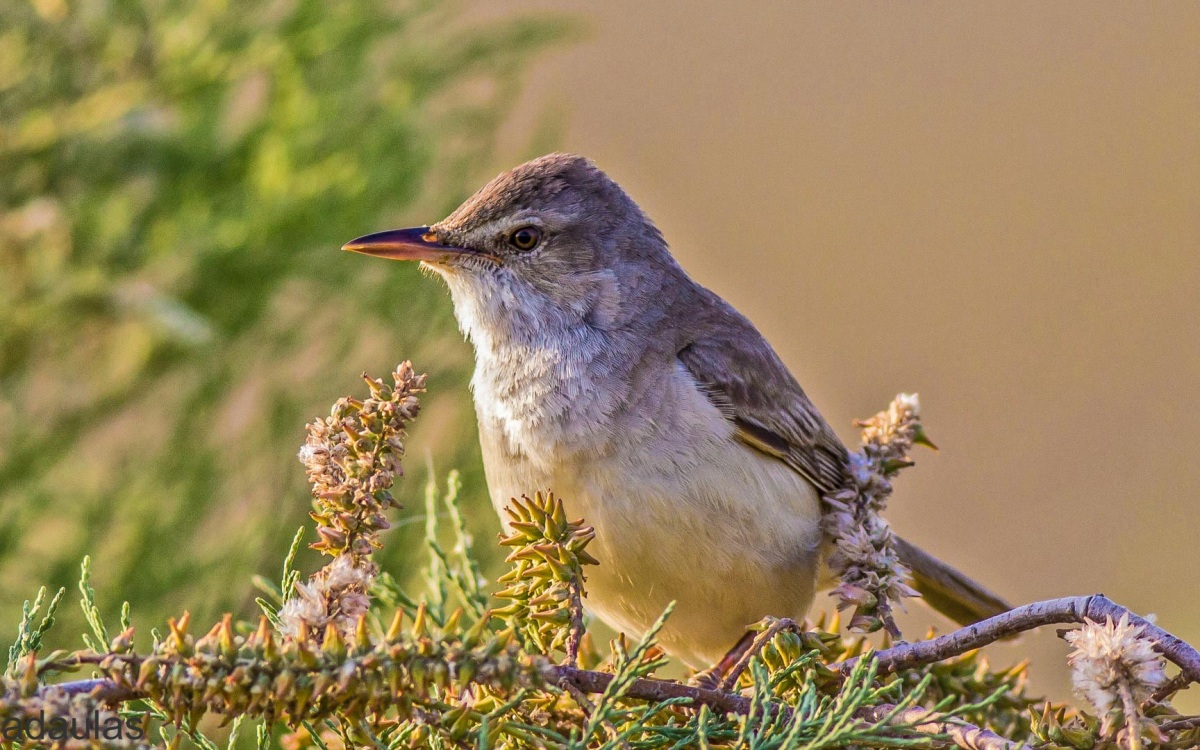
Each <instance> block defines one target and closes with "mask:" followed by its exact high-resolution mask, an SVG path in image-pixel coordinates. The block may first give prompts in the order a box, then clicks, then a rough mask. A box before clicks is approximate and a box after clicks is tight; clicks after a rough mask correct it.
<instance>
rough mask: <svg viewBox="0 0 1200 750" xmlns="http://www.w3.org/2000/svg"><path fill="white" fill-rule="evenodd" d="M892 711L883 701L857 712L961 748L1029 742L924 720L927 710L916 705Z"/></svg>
mask: <svg viewBox="0 0 1200 750" xmlns="http://www.w3.org/2000/svg"><path fill="white" fill-rule="evenodd" d="M895 710H896V707H895V706H894V705H888V704H883V705H879V706H871V707H870V708H865V709H863V710H862V711H860V712H859V716H860V718H862V719H863V720H865V721H869V722H873V723H878V722H880V721H883V720H884V719H887V718H888V717H889V715H890V716H891V718H890V719H889V721H888V723H889V724H892V725H903V726H904V727H906V728H908V729H911V730H912V731H914V732H920V733H921V734H941V735H946V736H947V737H949V738H950V740H951V741H952V742H953V743H954V744H955V745H958V746H959V747H961V748H964V750H1029V745H1026V744H1024V743H1018V742H1013V741H1011V740H1006V739H1004V738H1003V737H1001V736H1000V735H998V734H996V733H995V732H993V731H991V730H989V729H982V728H980V727H977V726H975V725H974V724H970V723H968V722H966V721H963V720H961V719H953V718H951V719H941V720H934V721H927V720H926V719H927V718H928V717H929V713H930V712H929V709H925V708H921V707H920V706H912V707H911V708H906V709H903V710H901V711H899V712H898V713H895V714H894V715H893V713H892V712H894V711H895Z"/></svg>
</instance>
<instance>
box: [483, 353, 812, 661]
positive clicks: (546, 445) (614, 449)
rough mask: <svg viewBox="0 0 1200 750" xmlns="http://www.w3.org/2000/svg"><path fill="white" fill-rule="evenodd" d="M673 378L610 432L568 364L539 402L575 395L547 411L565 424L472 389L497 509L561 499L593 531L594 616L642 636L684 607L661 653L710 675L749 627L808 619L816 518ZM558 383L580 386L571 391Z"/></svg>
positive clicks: (806, 488)
mask: <svg viewBox="0 0 1200 750" xmlns="http://www.w3.org/2000/svg"><path fill="white" fill-rule="evenodd" d="M556 356H558V355H550V360H554V359H555V358H556ZM527 361H528V362H529V363H535V362H545V360H538V359H536V358H530V359H529V360H527ZM676 364H677V366H676V367H674V368H673V369H672V368H666V370H667V371H666V372H664V373H663V377H662V378H661V379H660V381H659V382H658V384H657V385H656V386H655V388H654V389H653V391H652V392H651V393H649V394H643V395H642V397H641V398H640V401H639V404H640V405H641V408H640V409H638V410H636V411H635V412H634V413H631V414H624V415H620V414H618V415H617V416H616V417H614V418H612V419H609V417H608V416H606V414H605V411H606V410H605V409H603V408H598V407H597V405H596V399H595V387H596V385H597V384H596V383H591V382H589V380H588V376H587V375H586V372H587V368H580V367H577V366H575V365H574V363H570V362H562V361H560V362H558V363H556V364H554V365H553V366H552V367H551V368H550V369H551V370H556V371H557V372H558V375H559V376H560V377H551V378H550V379H551V380H557V381H558V387H556V388H551V389H550V390H552V391H554V393H552V394H544V393H543V394H540V397H541V398H542V399H543V400H545V399H550V400H552V401H554V400H556V399H560V398H562V394H563V393H571V394H574V395H573V396H571V397H570V398H567V399H566V400H567V401H573V402H574V403H575V404H577V408H573V407H572V405H571V404H566V405H565V407H564V408H563V409H561V410H560V409H559V406H563V405H562V404H558V403H554V404H553V406H552V408H550V409H549V410H545V411H546V413H551V414H559V415H561V416H560V418H557V419H556V418H547V417H545V416H544V414H543V412H542V411H539V410H536V409H535V410H533V411H522V409H520V408H518V407H517V406H516V405H514V404H507V403H503V401H502V400H501V401H497V400H495V398H494V396H495V395H496V393H497V389H496V388H495V384H493V383H491V382H488V381H490V380H491V378H490V377H488V376H487V375H484V376H480V375H479V374H478V373H477V375H476V378H475V381H474V386H475V396H476V402H477V411H478V415H479V420H480V434H481V439H482V441H483V448H484V462H485V469H486V472H487V477H488V484H489V488H490V490H491V495H492V499H493V503H494V504H495V505H496V507H497V509H500V508H502V507H503V505H504V504H506V503H507V502H508V500H509V498H511V497H514V496H519V495H521V494H523V493H524V494H531V493H532V492H534V491H537V490H542V491H546V490H551V491H553V492H555V494H557V495H559V496H561V497H562V498H563V499H564V503H565V504H566V506H567V509H568V511H569V513H570V514H571V515H572V516H573V517H583V518H585V519H586V520H587V521H588V522H589V523H591V524H592V525H594V526H595V527H596V541H595V542H594V544H593V546H592V548H591V550H592V552H593V553H594V555H595V556H596V557H597V558H598V559H599V560H600V562H601V565H600V566H599V567H598V568H594V569H591V570H590V571H589V579H588V585H587V591H588V598H587V600H586V601H585V604H586V605H587V606H588V608H589V609H590V610H591V611H593V612H594V613H595V614H596V615H597V616H599V617H600V618H601V619H602V620H604V621H605V622H607V623H608V624H610V625H611V626H613V627H615V628H618V629H620V630H623V631H625V632H628V633H630V634H631V635H635V636H636V635H641V633H642V632H644V631H645V630H646V628H647V627H648V626H649V625H650V624H652V623H653V622H654V620H655V619H657V617H658V616H659V615H660V614H661V612H662V610H663V609H664V608H665V607H666V606H667V604H668V603H669V602H671V601H675V602H676V608H675V612H674V614H673V616H672V618H671V620H670V621H669V622H668V625H667V627H666V628H665V629H664V631H663V633H662V636H661V642H662V645H663V646H664V647H665V648H667V650H668V651H669V652H671V653H672V654H674V655H676V656H678V657H680V658H681V659H683V660H684V661H686V662H687V663H689V664H690V665H692V666H695V667H703V666H708V665H711V664H712V663H714V662H715V661H716V660H717V659H719V658H720V657H721V656H722V655H723V654H724V653H725V652H726V651H727V650H728V649H729V648H730V647H731V646H733V645H734V643H735V642H736V641H737V640H738V638H739V637H740V636H741V634H742V633H743V632H744V630H745V628H746V626H747V625H750V624H753V623H754V622H757V621H758V620H759V619H761V618H762V617H764V616H766V615H774V616H779V617H783V616H787V617H800V616H803V614H804V613H805V612H806V611H807V609H808V607H809V605H810V604H811V602H812V598H813V591H814V581H815V571H816V568H817V564H816V561H817V556H818V545H819V543H820V527H819V512H820V505H819V498H818V495H817V493H816V491H815V490H814V489H813V488H812V486H811V485H809V484H808V482H807V481H805V480H804V479H803V478H802V477H801V476H799V475H798V474H796V473H795V472H794V471H792V470H791V469H789V468H788V467H787V466H785V465H784V464H782V463H780V462H779V461H777V460H775V459H772V458H769V457H767V456H764V455H763V454H761V453H759V452H758V451H755V450H753V449H750V448H748V447H746V446H745V445H743V444H742V443H740V442H739V441H737V440H736V439H735V438H734V437H733V427H732V425H731V424H730V423H729V421H728V420H726V419H725V418H724V416H723V415H721V413H720V412H719V411H718V410H717V409H716V408H715V407H714V406H713V405H712V404H711V403H710V402H709V400H708V399H707V398H706V397H705V396H704V394H703V393H702V392H701V391H700V390H699V389H698V388H697V387H696V384H695V381H694V380H693V379H692V377H691V375H690V374H689V373H688V372H687V370H686V369H685V368H684V367H683V366H682V364H678V363H676ZM481 365H483V367H484V369H485V370H489V369H490V368H489V367H488V363H486V362H483V363H481ZM530 366H533V365H532V364H531V365H530ZM493 371H494V370H493ZM544 374H545V373H543V375H544ZM563 379H565V380H569V381H571V382H570V383H569V384H568V385H567V386H566V387H565V388H564V387H563ZM608 411H610V412H611V411H612V410H611V409H609V410H608ZM531 414H536V415H538V416H530V415H531ZM580 433H584V434H588V435H591V436H592V437H593V438H595V440H594V442H589V441H587V440H582V439H580V437H579V435H580ZM502 517H503V516H502Z"/></svg>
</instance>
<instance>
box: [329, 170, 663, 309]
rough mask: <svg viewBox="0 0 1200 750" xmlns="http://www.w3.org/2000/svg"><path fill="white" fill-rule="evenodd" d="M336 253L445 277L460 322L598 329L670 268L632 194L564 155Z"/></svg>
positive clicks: (499, 179)
mask: <svg viewBox="0 0 1200 750" xmlns="http://www.w3.org/2000/svg"><path fill="white" fill-rule="evenodd" d="M344 249H345V250H350V251H353V252H357V253H363V254H365V255H372V256H376V257H381V258H391V259H396V260H417V261H421V262H422V264H423V265H424V266H425V267H427V268H429V269H431V270H433V271H435V272H437V273H438V274H439V275H441V276H442V277H443V278H444V279H445V280H446V282H447V283H448V285H449V286H450V290H451V293H452V295H453V297H454V302H455V307H456V310H457V312H458V314H459V319H460V322H462V323H463V324H464V326H466V327H468V328H471V327H474V326H475V325H476V324H477V323H479V322H484V323H492V324H496V325H499V324H502V323H505V322H511V321H505V320H504V318H513V317H514V316H515V317H516V318H518V319H527V318H532V317H541V318H543V319H544V318H545V317H546V316H549V317H551V318H555V319H560V321H561V322H562V323H564V324H568V325H571V324H577V323H578V322H581V321H586V322H588V323H589V324H592V325H596V326H599V327H606V326H608V325H612V324H614V323H615V322H616V319H617V318H619V317H621V316H622V312H621V310H622V308H629V307H630V306H631V305H632V306H633V307H636V302H637V297H638V296H639V293H638V289H639V287H643V286H644V282H645V281H646V280H648V279H649V278H651V277H656V276H659V275H661V271H663V270H665V269H666V267H668V266H674V262H673V261H672V260H671V259H670V256H669V254H668V252H667V249H666V245H665V243H664V242H663V240H662V237H661V235H660V234H659V232H658V230H657V229H655V227H654V225H653V224H652V223H651V222H650V221H649V220H648V219H647V218H646V217H645V215H644V214H643V213H642V211H641V209H640V208H639V207H638V205H637V204H636V203H635V202H634V201H633V199H632V198H630V197H629V196H628V195H627V194H626V193H625V191H624V190H622V189H621V187H620V186H619V185H617V184H616V183H615V182H613V181H612V180H611V179H609V177H608V176H607V175H605V174H604V173H603V172H602V171H600V170H599V169H598V168H597V167H596V166H595V165H594V164H592V162H590V161H589V160H587V159H585V158H583V157H580V156H574V155H570V154H550V155H548V156H543V157H541V158H538V159H534V160H533V161H530V162H527V163H525V164H522V165H521V166H519V167H517V168H515V169H513V170H511V171H509V172H505V173H504V174H501V175H500V176H498V177H496V178H495V179H494V180H492V181H491V182H489V183H488V184H487V185H485V186H484V187H483V188H482V189H480V190H479V192H477V193H475V195H473V196H471V198H469V199H468V200H467V201H466V202H465V203H463V204H462V205H461V206H459V207H458V209H457V210H455V211H454V213H452V214H450V216H448V217H447V218H445V219H444V220H442V221H440V222H438V223H436V224H433V225H431V226H424V227H414V228H411V229H396V230H391V231H386V232H378V233H376V234H369V235H366V236H365V237H359V238H358V239H356V240H352V241H351V242H349V243H347V244H346V245H345V246H344ZM656 270H657V271H658V272H657V273H656ZM627 312H631V311H628V310H627ZM468 316H469V317H471V318H473V319H472V320H467V319H465V317H468Z"/></svg>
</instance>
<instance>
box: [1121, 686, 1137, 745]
mask: <svg viewBox="0 0 1200 750" xmlns="http://www.w3.org/2000/svg"><path fill="white" fill-rule="evenodd" d="M1117 693H1118V695H1120V696H1121V713H1123V714H1125V733H1126V734H1127V735H1128V739H1129V750H1142V733H1141V730H1140V729H1139V726H1138V725H1139V723H1140V721H1141V719H1142V715H1141V714H1140V713H1138V704H1137V701H1135V700H1134V699H1133V691H1132V690H1130V688H1129V680H1127V679H1125V678H1124V677H1121V678H1119V679H1118V680H1117Z"/></svg>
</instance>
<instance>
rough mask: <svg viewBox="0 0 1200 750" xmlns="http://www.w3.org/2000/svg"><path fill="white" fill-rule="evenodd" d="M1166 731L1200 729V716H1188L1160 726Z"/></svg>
mask: <svg viewBox="0 0 1200 750" xmlns="http://www.w3.org/2000/svg"><path fill="white" fill-rule="evenodd" d="M1159 729H1161V730H1163V731H1164V732H1183V731H1186V730H1188V729H1200V716H1187V717H1185V718H1182V719H1176V720H1175V721H1168V722H1166V723H1165V724H1162V725H1160V726H1159Z"/></svg>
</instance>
